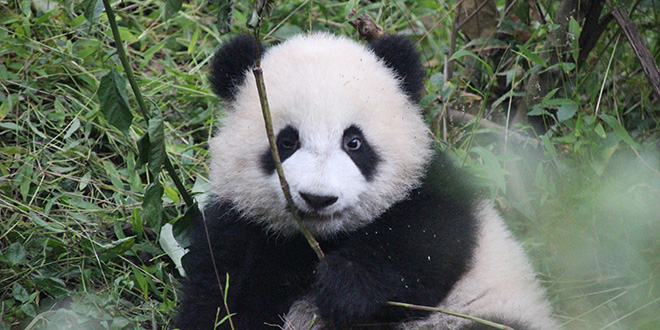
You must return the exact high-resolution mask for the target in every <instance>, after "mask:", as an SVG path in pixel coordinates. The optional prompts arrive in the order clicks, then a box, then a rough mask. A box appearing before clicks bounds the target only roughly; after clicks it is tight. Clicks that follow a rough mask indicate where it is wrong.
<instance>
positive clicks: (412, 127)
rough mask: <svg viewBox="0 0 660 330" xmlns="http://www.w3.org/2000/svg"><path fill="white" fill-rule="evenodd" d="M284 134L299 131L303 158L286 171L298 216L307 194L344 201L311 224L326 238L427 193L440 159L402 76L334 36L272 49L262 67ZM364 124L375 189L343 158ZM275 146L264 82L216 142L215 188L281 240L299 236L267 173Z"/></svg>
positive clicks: (246, 96)
mask: <svg viewBox="0 0 660 330" xmlns="http://www.w3.org/2000/svg"><path fill="white" fill-rule="evenodd" d="M262 68H263V72H264V80H265V84H266V90H267V94H268V101H269V104H270V109H271V113H272V117H273V127H274V131H275V133H276V134H277V132H278V131H279V130H281V129H283V128H285V127H286V126H287V125H291V126H293V127H295V128H296V129H298V131H299V135H300V141H301V145H302V147H301V149H299V150H298V151H297V152H296V153H294V154H293V155H292V156H291V157H290V158H289V159H287V160H286V161H284V163H283V168H284V173H285V176H286V178H287V180H288V182H289V183H290V186H291V193H292V197H293V199H294V202H295V203H296V206H297V207H298V208H300V209H302V210H306V206H305V204H304V203H303V202H302V200H301V199H300V197H299V192H305V193H311V194H316V195H333V196H339V200H338V201H337V202H336V203H335V204H334V205H332V206H331V207H330V208H328V209H327V210H326V211H324V212H325V213H323V214H321V217H323V220H322V221H313V220H312V219H310V220H311V221H307V222H306V225H307V226H308V228H309V229H310V230H311V231H312V232H313V233H314V234H316V235H317V236H324V235H332V234H335V233H336V232H337V231H340V230H351V229H355V228H356V227H359V226H363V225H364V224H366V223H368V222H370V221H371V220H373V219H374V218H376V217H377V216H378V215H380V214H381V213H383V212H384V211H385V210H386V209H387V208H388V207H389V206H390V205H392V204H393V203H395V202H397V201H399V200H401V199H403V198H405V197H406V196H407V194H408V193H409V192H410V190H411V189H412V188H414V187H415V186H416V185H418V184H419V178H420V177H421V175H422V173H423V169H424V166H425V164H426V163H427V162H428V159H429V157H430V155H431V153H432V151H431V137H430V134H429V132H428V129H427V128H426V126H425V124H424V121H423V119H422V116H421V114H420V109H419V108H418V107H417V106H416V105H414V104H412V103H411V102H410V101H409V100H408V98H407V97H406V95H405V93H404V92H403V91H402V90H401V89H400V87H399V81H398V80H397V79H396V75H395V74H394V73H393V72H392V71H391V70H390V69H388V68H387V67H386V66H385V65H384V63H383V62H382V61H381V60H380V59H379V58H378V57H377V56H376V55H375V54H373V52H371V51H370V50H369V49H368V48H367V47H365V46H363V45H361V44H358V43H356V42H354V41H351V40H349V39H346V38H343V37H336V36H332V35H329V34H313V35H301V36H297V37H294V38H292V39H289V40H287V41H285V42H284V43H282V44H280V45H278V46H275V47H272V48H271V49H269V50H268V51H267V52H266V54H264V57H263V59H262ZM353 124H357V125H359V127H360V128H361V129H362V131H363V134H364V136H365V138H366V139H367V141H368V142H369V143H370V145H371V146H372V147H373V148H374V149H375V151H376V152H377V153H378V154H379V155H381V156H382V157H381V162H380V163H379V164H378V167H377V169H376V171H375V175H374V177H373V178H372V180H371V181H370V182H367V180H366V179H365V178H364V177H363V176H362V175H361V173H360V171H359V169H358V168H357V167H356V166H355V164H354V163H353V162H352V161H351V159H350V158H349V157H348V155H346V153H344V152H343V151H342V150H341V139H342V134H343V131H344V130H345V129H346V128H348V127H349V126H351V125H353ZM267 148H268V142H267V138H266V134H265V129H264V126H263V118H262V114H261V107H260V104H259V98H258V94H257V89H256V85H255V80H254V76H253V75H252V73H251V72H248V73H247V79H246V80H245V82H244V83H243V85H241V86H240V87H239V89H238V93H237V95H236V101H235V102H233V103H232V104H231V109H230V111H228V113H227V116H226V117H225V118H224V119H223V123H222V127H221V128H220V130H219V132H218V133H217V135H216V136H215V137H214V138H213V139H212V140H211V142H210V153H211V155H212V159H211V174H210V178H211V182H212V184H213V189H214V193H215V194H216V195H218V197H219V198H220V199H223V200H229V201H232V202H233V203H234V205H235V206H236V207H237V209H238V210H239V211H241V212H242V213H243V214H245V215H248V216H252V217H253V218H254V219H258V221H262V222H264V224H265V225H266V226H267V227H268V228H270V229H271V230H272V231H273V232H276V233H281V234H285V235H286V234H290V233H293V232H296V231H297V230H298V229H297V227H296V224H295V222H293V221H292V219H291V215H290V214H289V213H288V211H287V208H286V202H285V199H284V196H283V193H282V191H281V188H280V184H279V180H278V178H277V175H276V174H274V173H273V174H271V175H266V174H265V173H264V171H263V170H262V169H261V164H260V160H261V155H262V154H263V153H264V152H265V151H266V150H267Z"/></svg>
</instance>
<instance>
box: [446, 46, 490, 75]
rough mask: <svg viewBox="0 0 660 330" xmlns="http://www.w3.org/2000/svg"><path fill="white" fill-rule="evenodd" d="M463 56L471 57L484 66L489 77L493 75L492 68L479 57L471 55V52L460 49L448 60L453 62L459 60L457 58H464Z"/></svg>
mask: <svg viewBox="0 0 660 330" xmlns="http://www.w3.org/2000/svg"><path fill="white" fill-rule="evenodd" d="M465 56H468V57H472V58H474V59H476V60H477V61H479V62H481V64H483V65H484V67H485V68H486V70H488V74H489V75H491V76H492V75H493V68H492V67H491V66H490V65H489V64H488V63H486V61H484V60H483V59H481V57H479V56H477V55H476V54H475V53H473V52H471V51H468V50H466V49H461V50H459V51H457V52H456V53H454V55H452V56H451V58H449V60H450V61H453V60H455V59H459V58H461V57H465Z"/></svg>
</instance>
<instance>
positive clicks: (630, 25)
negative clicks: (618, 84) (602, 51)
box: [612, 9, 660, 98]
mask: <svg viewBox="0 0 660 330" xmlns="http://www.w3.org/2000/svg"><path fill="white" fill-rule="evenodd" d="M612 16H614V19H615V20H616V22H617V23H618V24H619V26H620V27H621V30H623V34H625V35H626V38H627V39H628V42H630V46H631V47H632V49H633V51H634V52H635V55H636V56H637V59H638V60H639V64H641V65H642V69H644V73H645V74H646V78H647V79H648V81H649V83H650V84H651V87H653V91H654V92H655V95H656V96H657V97H658V98H660V69H658V64H657V63H655V60H654V59H653V55H651V52H650V51H649V48H648V46H647V45H646V42H644V39H643V38H642V36H641V35H640V33H639V30H638V29H637V25H635V23H634V22H633V21H632V20H630V18H629V17H628V15H627V14H626V13H625V12H624V11H623V10H621V9H615V10H613V11H612Z"/></svg>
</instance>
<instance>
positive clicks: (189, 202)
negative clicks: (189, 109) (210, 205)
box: [103, 0, 195, 207]
mask: <svg viewBox="0 0 660 330" xmlns="http://www.w3.org/2000/svg"><path fill="white" fill-rule="evenodd" d="M103 6H104V7H105V12H106V14H107V15H108V23H110V29H111V30H112V36H113V38H114V40H115V46H116V47H117V55H119V60H120V61H121V65H122V67H124V72H126V77H127V78H128V82H129V84H130V85H131V89H132V90H133V94H134V95H135V99H136V100H137V103H138V107H139V108H140V112H141V113H142V117H144V119H145V120H146V121H149V111H148V110H147V106H146V104H145V103H144V98H143V97H142V92H140V88H139V86H138V84H137V82H136V81H135V75H134V74H133V69H132V68H131V64H130V63H129V62H128V56H126V50H125V49H124V44H123V42H122V40H121V36H120V35H119V28H118V27H117V21H116V20H115V12H114V11H113V10H112V6H110V2H109V0H103ZM163 165H164V166H165V169H166V170H167V173H168V174H169V175H170V177H171V178H172V181H173V182H174V185H175V186H176V188H177V190H179V193H180V194H181V197H183V201H184V202H185V203H186V206H187V207H192V206H193V205H194V204H195V202H194V201H193V199H192V197H191V196H190V194H188V191H187V190H186V188H185V187H184V186H183V183H182V182H181V180H180V179H179V176H178V174H177V173H176V170H175V169H174V165H173V164H172V161H170V156H169V155H168V154H167V150H165V160H164V162H163Z"/></svg>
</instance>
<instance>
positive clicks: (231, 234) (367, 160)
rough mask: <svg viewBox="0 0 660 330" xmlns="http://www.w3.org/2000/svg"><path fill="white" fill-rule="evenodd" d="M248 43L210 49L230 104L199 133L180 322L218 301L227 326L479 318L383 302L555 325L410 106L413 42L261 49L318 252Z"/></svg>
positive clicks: (415, 76)
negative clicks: (204, 157) (204, 145)
mask: <svg viewBox="0 0 660 330" xmlns="http://www.w3.org/2000/svg"><path fill="white" fill-rule="evenodd" d="M256 54H257V52H256V44H255V43H254V40H253V39H252V38H251V37H249V36H247V35H245V36H239V37H236V38H234V39H232V40H230V41H228V42H226V43H225V44H224V45H223V46H222V47H221V48H220V49H219V50H218V51H217V53H216V54H215V57H214V59H213V62H212V66H211V74H210V81H211V84H212V86H213V89H214V91H215V92H216V93H217V94H218V95H219V96H220V97H221V98H222V99H224V100H225V101H226V102H227V105H228V107H229V108H228V110H227V113H226V116H225V117H224V118H223V119H222V125H221V127H220V129H219V131H218V132H217V134H216V135H215V137H214V138H213V139H212V140H211V141H210V154H211V164H210V169H211V173H210V179H211V182H212V186H213V190H212V198H211V200H212V202H211V203H210V204H209V205H207V206H206V207H205V210H204V212H203V214H202V215H200V216H199V218H198V219H197V220H196V223H195V224H194V229H193V236H192V240H193V241H192V246H191V247H190V252H189V253H188V255H187V256H186V257H185V259H184V262H185V266H186V272H187V273H188V278H187V280H186V281H185V283H184V288H183V302H182V305H181V308H180V312H179V315H178V320H177V326H178V327H179V328H181V329H213V328H214V324H215V323H216V322H218V321H219V320H222V319H223V318H224V317H225V316H226V315H227V313H228V312H229V313H230V314H231V321H232V323H233V326H234V327H235V329H271V328H273V329H277V328H285V329H298V330H302V329H346V328H358V327H362V326H370V328H369V329H377V328H379V329H448V328H450V329H481V328H480V325H477V324H474V323H472V322H470V321H467V320H464V319H462V318H457V317H454V316H448V315H446V314H440V313H429V312H422V311H417V310H412V309H407V308H402V307H395V306H391V305H388V304H387V302H389V301H395V302H405V303H412V304H417V305H425V306H438V307H441V308H444V309H447V310H450V311H454V312H459V313H464V314H468V315H472V316H477V317H481V318H485V319H490V320H494V321H496V322H501V323H504V324H507V325H509V326H511V327H514V328H516V329H556V328H557V327H558V325H557V324H556V322H555V321H554V320H553V318H552V317H551V307H550V304H549V303H548V301H547V300H546V299H545V297H544V290H543V289H542V287H541V286H540V285H539V283H538V282H537V281H536V279H535V275H534V271H533V269H532V268H531V266H530V263H529V262H528V260H527V258H526V256H525V255H524V253H523V250H522V248H521V247H520V245H519V244H518V243H517V242H516V240H515V239H514V238H513V236H512V235H511V233H510V232H509V231H508V230H507V229H506V228H505V225H504V223H503V221H502V220H501V218H500V217H499V215H498V214H497V212H496V211H495V210H494V208H493V205H492V204H491V203H490V202H488V201H485V200H483V199H482V198H481V197H480V196H479V195H478V194H477V193H476V192H475V190H474V189H472V188H470V186H469V184H468V182H466V181H465V180H464V179H463V177H462V175H461V173H460V171H458V170H457V169H456V168H454V167H453V166H452V165H451V164H450V162H449V161H448V160H447V159H445V158H444V157H443V156H442V154H441V153H439V152H437V151H436V150H435V149H434V147H433V139H432V137H431V134H430V132H429V130H428V129H427V127H426V126H425V123H424V120H423V117H422V114H421V110H420V108H419V107H418V106H417V105H416V103H417V101H419V98H420V95H421V92H422V88H423V77H424V73H423V69H422V66H421V62H420V58H419V54H418V53H417V51H416V49H415V47H414V45H413V44H411V43H410V42H409V41H408V40H407V39H406V38H404V37H400V36H388V37H384V38H383V39H380V40H377V41H375V42H373V43H371V44H370V45H368V46H364V45H362V44H359V43H357V42H355V41H352V40H349V39H347V38H344V37H337V36H333V35H330V34H325V33H317V34H311V35H300V36H297V37H293V38H291V39H289V40H287V41H285V42H282V43H281V44H279V45H277V46H274V47H271V48H270V49H268V50H267V51H266V52H265V53H264V54H263V57H262V59H261V63H262V68H263V72H264V79H265V83H266V89H267V93H268V101H269V104H270V109H271V112H272V118H273V127H274V131H275V134H276V138H277V146H278V148H279V155H280V158H281V159H282V166H283V169H284V173H285V175H286V178H287V180H288V182H289V185H290V189H291V195H292V198H293V202H294V204H295V206H296V208H297V209H298V210H299V213H300V214H301V216H302V218H303V222H304V224H305V226H306V227H307V228H308V229H309V230H310V231H311V232H312V233H313V235H314V236H315V237H316V238H317V239H318V241H319V243H320V245H321V248H322V249H323V251H324V253H325V255H326V256H325V258H324V259H323V260H320V261H319V260H318V259H317V257H316V255H315V254H314V252H313V251H312V249H311V248H310V247H309V246H308V244H307V242H306V240H305V239H304V238H303V237H302V235H301V234H300V231H299V229H298V227H297V225H296V223H295V221H294V220H293V218H292V215H291V214H290V213H289V211H288V208H287V204H286V200H285V198H284V195H283V193H282V190H281V188H280V183H279V180H278V177H277V173H276V171H275V164H274V161H273V159H272V157H271V153H270V149H269V145H268V140H267V138H266V133H265V129H264V124H263V118H262V114H261V108H260V103H259V97H258V92H257V88H256V85H255V79H254V77H253V75H252V72H251V69H252V68H253V66H254V64H255V61H256V56H257V55H256ZM226 282H228V283H229V285H228V288H227V292H224V291H223V290H224V286H225V283H226ZM225 294H226V296H227V298H226V301H227V305H228V309H229V311H227V310H226V309H225V305H224V302H223V301H224V295H225ZM219 328H220V329H229V328H230V327H229V322H228V321H225V322H224V323H222V324H220V325H219Z"/></svg>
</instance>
